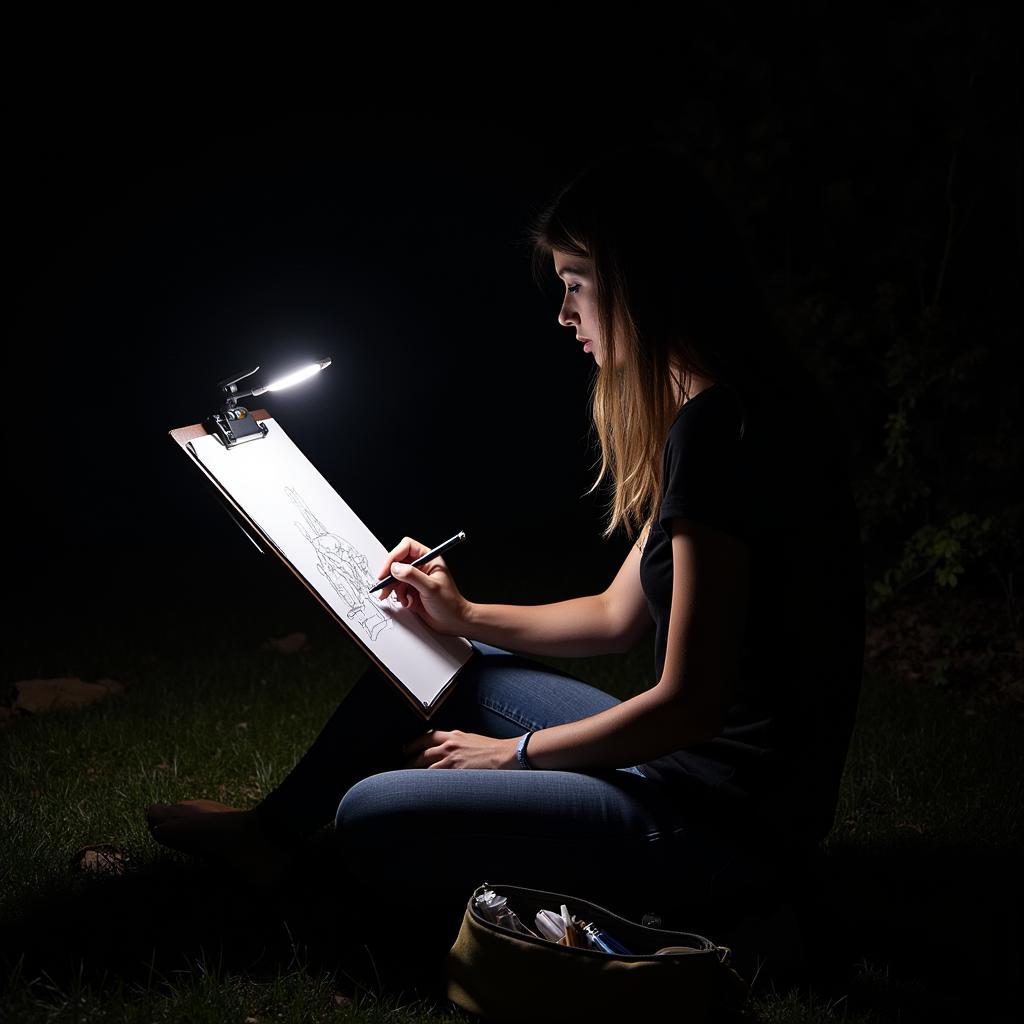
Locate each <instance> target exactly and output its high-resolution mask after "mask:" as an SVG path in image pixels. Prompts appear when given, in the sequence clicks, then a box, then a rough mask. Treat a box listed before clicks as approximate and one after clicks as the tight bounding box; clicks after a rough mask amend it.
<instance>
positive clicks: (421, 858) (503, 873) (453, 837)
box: [257, 641, 745, 910]
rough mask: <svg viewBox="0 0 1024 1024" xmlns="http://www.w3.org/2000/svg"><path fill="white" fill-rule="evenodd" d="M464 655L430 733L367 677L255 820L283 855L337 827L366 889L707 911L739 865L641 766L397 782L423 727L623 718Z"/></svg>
mask: <svg viewBox="0 0 1024 1024" xmlns="http://www.w3.org/2000/svg"><path fill="white" fill-rule="evenodd" d="M472 643H473V646H474V647H475V648H476V652H477V653H476V654H475V655H474V656H473V657H471V658H470V660H469V662H467V664H466V665H465V666H464V667H463V669H462V671H461V673H460V675H459V677H458V679H457V680H456V683H455V690H454V692H453V693H452V694H451V695H450V696H449V697H448V699H447V700H446V701H445V703H444V704H443V705H442V706H441V707H440V708H439V709H438V711H437V712H436V713H435V715H434V716H433V717H432V718H431V720H430V721H429V722H425V721H424V719H423V718H421V717H420V716H419V715H417V714H416V712H415V711H414V710H413V709H412V708H411V707H409V706H408V704H407V703H406V700H405V698H404V697H402V696H401V695H400V694H399V693H398V692H397V691H396V689H395V687H394V685H393V684H392V683H391V682H390V681H389V680H387V679H386V678H384V677H383V676H382V674H381V673H380V671H379V670H378V669H377V668H376V667H375V666H371V667H369V668H368V669H367V670H366V671H365V672H364V673H363V675H362V676H361V677H360V678H359V680H358V681H357V682H356V683H355V684H354V686H353V687H352V689H351V691H350V692H349V693H348V694H347V695H346V697H345V698H344V699H343V700H342V701H341V703H340V704H339V706H338V708H337V710H336V711H335V712H334V714H333V716H332V717H331V719H330V720H329V721H328V722H327V724H326V726H325V727H324V729H323V730H322V732H321V733H320V735H319V736H318V737H317V739H316V740H315V742H314V743H313V745H312V746H311V747H310V749H309V750H308V751H307V752H306V754H305V755H304V756H303V757H302V759H301V760H300V761H299V762H298V764H297V765H296V766H295V768H294V769H293V770H292V771H291V772H290V773H289V775H288V776H287V777H286V778H285V779H284V780H283V781H282V782H281V783H280V785H279V786H278V787H277V788H276V789H275V790H274V791H273V792H271V793H270V794H268V795H267V797H266V798H265V800H264V801H263V802H262V803H261V804H260V805H259V806H258V807H257V815H258V817H259V820H260V822H261V824H262V825H263V827H264V830H265V831H266V832H267V834H268V836H270V837H271V838H272V839H275V840H276V841H278V842H280V843H281V844H282V845H285V846H290V845H292V844H293V843H294V842H295V841H297V840H300V839H301V838H303V837H305V836H307V835H309V834H311V833H312V832H315V831H317V830H318V829H320V828H322V827H323V826H325V825H328V824H330V823H331V822H332V821H333V822H334V824H335V839H336V840H337V841H338V842H339V845H340V849H341V851H342V854H343V858H344V861H345V863H346V864H347V865H348V867H349V869H350V870H351V871H352V872H353V873H354V876H355V878H356V879H357V880H358V882H359V883H360V885H362V886H364V887H368V888H371V889H375V888H380V887H394V886H398V885H404V884H407V883H409V882H413V883H415V884H421V885H430V886H431V887H432V888H434V889H435V890H436V889H441V890H447V891H448V892H453V893H458V894H459V895H460V896H461V899H462V900H463V903H464V901H465V899H467V898H468V896H469V894H470V893H471V892H472V890H473V888H474V887H475V886H476V885H479V884H480V883H481V882H482V881H489V882H497V883H501V882H506V883H511V884H518V885H525V886H529V887H533V888H540V889H548V890H551V891H555V892H565V893H568V894H574V895H577V896H580V897H582V898H585V899H586V898H589V899H599V898H606V899H609V900H613V899H618V900H620V901H621V900H622V899H624V898H626V897H627V896H628V897H631V898H636V899H640V900H642V901H645V902H646V905H648V906H650V907H657V906H661V905H664V904H665V903H666V901H670V902H672V903H676V902H678V901H683V902H690V901H693V902H696V903H705V902H706V900H707V897H708V895H709V892H710V888H711V885H712V883H713V881H714V879H715V877H716V875H717V874H718V873H719V872H721V871H722V870H723V869H725V868H726V867H728V866H729V865H732V864H734V863H737V862H742V860H743V859H744V857H745V852H744V851H743V850H742V849H741V848H740V847H739V846H738V845H737V844H736V842H735V841H734V840H732V839H729V838H727V837H726V836H725V835H724V834H719V833H718V832H717V831H716V830H715V828H714V827H713V826H712V825H710V824H709V823H708V822H706V821H702V820H701V819H700V817H699V816H698V815H694V814H691V813H690V812H689V811H688V809H687V808H686V806H685V803H684V802H681V801H680V799H679V794H678V793H675V792H673V791H672V790H671V789H670V788H669V787H668V786H667V785H666V784H664V783H661V782H656V781H654V779H652V778H648V777H646V776H645V775H644V773H643V765H631V766H626V767H622V768H614V769H586V770H571V771H567V770H557V771H551V770H544V769H535V770H533V771H524V770H522V769H519V768H516V769H512V770H507V771H504V770H502V771H498V770H489V769H440V770H424V769H422V768H405V767H403V765H404V764H405V763H406V762H407V761H408V760H409V755H406V754H404V753H403V752H402V751H401V747H402V745H403V744H405V743H407V742H408V741H409V740H411V739H412V738H413V737H414V736H417V735H420V734H421V733H424V732H426V731H427V729H429V728H437V729H446V730H447V729H461V730H463V731H465V732H475V733H480V734H482V735H486V736H494V737H511V736H520V735H522V734H523V733H524V732H525V731H527V730H528V729H543V728H546V727H548V726H552V725H559V724H562V723H564V722H572V721H577V720H579V719H581V718H586V717H588V716H590V715H593V714H596V713H597V712H600V711H603V710H605V709H606V708H610V707H612V706H614V705H615V704H618V703H619V700H618V699H617V698H616V697H613V696H611V695H610V694H608V693H605V692H603V691H602V690H600V689H597V688H596V687H593V686H590V685H589V684H587V683H585V682H583V681H581V680H579V679H577V678H575V677H574V676H571V675H569V674H567V673H564V672H560V671H557V670H555V669H553V668H550V667H549V666H547V665H544V664H541V663H539V662H535V661H532V660H530V659H528V658H526V657H523V656H521V655H517V654H514V653H511V652H509V651H505V650H502V649H501V648H498V647H493V646H491V645H489V644H484V643H481V642H478V641H472ZM620 905H621V903H620ZM555 909H556V910H557V908H555Z"/></svg>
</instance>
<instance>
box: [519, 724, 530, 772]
mask: <svg viewBox="0 0 1024 1024" xmlns="http://www.w3.org/2000/svg"><path fill="white" fill-rule="evenodd" d="M532 735H533V730H532V729H531V730H530V731H529V732H528V733H526V735H525V736H523V737H522V739H520V741H519V746H518V747H516V760H517V761H518V762H519V767H520V768H527V769H531V770H532V768H533V765H532V764H530V762H529V761H527V760H526V744H527V743H528V742H529V739H530V737H531V736H532Z"/></svg>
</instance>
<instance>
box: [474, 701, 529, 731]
mask: <svg viewBox="0 0 1024 1024" xmlns="http://www.w3.org/2000/svg"><path fill="white" fill-rule="evenodd" d="M480 706H481V707H485V708H487V710H488V711H493V712H494V713H495V714H496V715H500V716H501V717H502V718H504V719H505V720H506V721H509V722H512V723H513V725H517V726H519V727H520V728H521V729H534V730H536V729H543V728H545V727H544V726H542V725H534V724H533V723H532V722H524V721H523V720H522V717H521V716H517V715H513V714H512V713H510V712H508V711H506V710H505V709H503V708H499V707H495V706H494V705H493V704H491V703H489V702H488V701H487V699H486V698H483V697H481V698H480Z"/></svg>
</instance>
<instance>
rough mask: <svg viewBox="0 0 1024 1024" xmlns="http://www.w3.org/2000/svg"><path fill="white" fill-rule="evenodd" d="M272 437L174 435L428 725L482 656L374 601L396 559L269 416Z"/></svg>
mask: <svg viewBox="0 0 1024 1024" xmlns="http://www.w3.org/2000/svg"><path fill="white" fill-rule="evenodd" d="M249 418H250V419H252V420H255V421H258V422H259V423H260V426H261V428H264V429H265V436H264V437H257V438H255V439H253V440H249V441H246V442H244V443H243V444H239V445H235V446H232V447H231V448H227V447H226V446H225V445H224V442H223V441H222V440H221V439H220V438H219V437H218V436H217V435H215V434H213V433H211V432H210V431H208V430H207V428H206V426H205V425H204V424H202V423H196V424H193V425H191V426H188V427H178V428H176V429H175V430H171V431H169V434H170V436H171V438H172V439H173V440H174V441H175V442H176V443H177V444H178V445H179V447H180V448H181V450H182V451H183V452H184V453H185V454H186V455H187V456H188V457H189V459H190V460H191V461H192V463H193V465H195V466H196V467H197V468H198V469H199V470H200V471H201V472H202V473H203V475H204V476H205V477H206V479H207V480H208V481H209V482H210V484H212V486H213V489H214V492H215V494H216V496H217V497H219V498H220V499H221V502H222V503H223V505H224V507H225V508H226V509H227V511H228V513H229V514H230V515H231V517H232V518H233V519H234V520H235V522H236V523H237V524H238V525H239V526H240V527H241V528H242V531H243V532H244V533H245V535H246V536H247V537H248V538H249V539H250V540H251V541H252V543H253V544H255V545H256V548H257V549H258V550H260V551H269V552H273V554H275V555H277V557H278V558H280V559H281V561H282V562H283V563H284V564H285V566H287V568H288V569H289V570H290V571H291V573H292V574H293V575H294V576H295V577H296V578H297V579H298V580H299V582H300V583H302V585H303V586H305V587H306V589H307V590H308V591H309V592H310V593H311V594H312V595H313V596H314V597H315V598H316V600H317V601H318V602H319V603H320V605H321V606H322V607H323V608H324V610H325V611H326V612H327V613H328V615H330V616H331V618H332V619H334V621H335V622H337V623H338V625H340V626H342V627H343V628H344V629H345V631H346V632H347V633H348V634H349V635H350V636H351V637H352V639H353V640H355V641H356V643H357V644H358V645H359V646H360V647H361V648H362V649H363V650H364V651H365V652H366V654H367V655H368V657H369V658H370V659H371V660H372V661H373V663H374V664H375V665H376V666H377V668H378V669H380V671H381V672H382V673H383V675H384V676H385V677H386V678H387V679H388V680H390V681H391V682H392V683H393V684H394V685H395V687H396V688H397V690H398V691H399V693H401V694H402V696H403V697H404V698H405V699H406V700H407V701H408V702H409V704H410V705H411V706H412V707H413V708H414V709H415V710H416V712H417V713H418V714H419V715H420V716H421V717H423V718H424V719H429V718H430V717H431V716H432V715H433V714H434V713H435V712H436V711H437V709H438V708H439V707H440V706H441V704H442V703H443V702H444V701H445V700H446V699H447V698H448V697H449V696H450V695H451V693H452V692H453V690H454V684H455V680H456V678H457V676H458V674H459V672H460V671H461V669H462V667H463V666H464V665H465V664H466V662H467V661H469V659H470V658H471V657H472V656H473V655H474V654H475V653H476V649H475V648H474V647H473V645H472V644H471V643H470V642H469V641H468V640H466V639H465V638H464V637H457V636H455V637H453V636H443V635H441V634H439V633H435V632H434V631H433V630H431V629H429V628H428V627H427V626H426V625H425V624H424V623H423V621H422V620H421V619H420V618H419V616H418V615H417V614H416V612H414V611H412V609H408V608H404V607H402V605H401V604H400V603H398V602H397V601H395V600H393V599H392V598H391V597H389V598H388V599H387V600H386V601H378V599H377V595H376V594H368V593H366V592H367V591H368V590H369V588H370V587H371V586H373V585H374V584H375V583H376V582H378V581H377V579H376V576H375V575H374V574H375V572H376V571H377V569H378V567H379V566H380V565H381V564H382V563H383V561H384V558H385V557H386V555H387V549H386V548H384V546H383V545H382V544H380V542H379V541H378V540H377V539H376V537H374V536H373V534H372V533H370V531H369V530H368V529H367V528H366V527H365V526H363V524H362V522H361V520H359V518H358V517H357V516H356V515H355V513H354V512H353V511H352V510H351V509H350V508H349V506H348V505H347V504H346V503H345V501H344V500H343V499H342V498H341V497H340V495H338V493H337V492H336V491H335V490H334V488H333V487H331V485H330V484H329V483H328V482H327V480H325V479H324V477H323V476H322V475H321V474H320V473H319V472H318V471H317V469H316V467H314V466H313V464H312V463H311V462H310V461H309V460H308V459H307V458H306V457H305V455H303V454H302V452H301V451H299V449H298V448H297V447H296V446H295V444H294V443H293V442H292V441H291V439H290V438H289V437H288V436H287V434H286V433H285V432H284V430H283V429H282V428H281V426H280V424H278V423H277V422H276V420H274V419H273V417H272V416H271V415H270V414H269V413H268V412H267V411H266V410H265V409H256V410H254V411H250V412H249Z"/></svg>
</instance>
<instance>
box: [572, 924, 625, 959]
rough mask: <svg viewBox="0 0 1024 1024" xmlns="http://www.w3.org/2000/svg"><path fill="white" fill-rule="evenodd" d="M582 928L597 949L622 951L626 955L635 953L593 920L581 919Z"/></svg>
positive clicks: (614, 951) (607, 951)
mask: <svg viewBox="0 0 1024 1024" xmlns="http://www.w3.org/2000/svg"><path fill="white" fill-rule="evenodd" d="M580 928H581V929H582V931H583V934H584V935H585V936H586V937H587V938H588V939H589V940H590V942H591V943H592V944H593V946H594V948H595V949H600V950H602V951H603V952H605V953H622V954H624V955H625V956H632V955H633V953H632V952H631V951H630V950H628V949H626V947H625V946H624V945H623V944H622V943H621V942H619V941H618V940H617V939H614V938H612V936H611V935H609V934H608V933H607V932H606V931H603V930H602V929H600V928H598V927H597V925H596V924H594V923H593V922H587V921H580Z"/></svg>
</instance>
